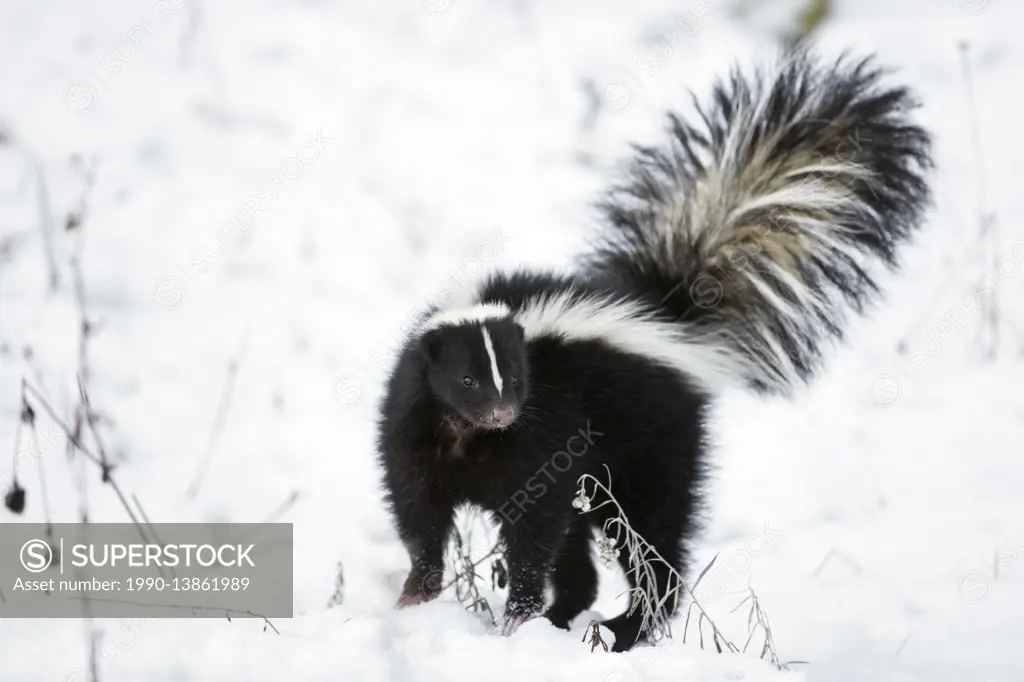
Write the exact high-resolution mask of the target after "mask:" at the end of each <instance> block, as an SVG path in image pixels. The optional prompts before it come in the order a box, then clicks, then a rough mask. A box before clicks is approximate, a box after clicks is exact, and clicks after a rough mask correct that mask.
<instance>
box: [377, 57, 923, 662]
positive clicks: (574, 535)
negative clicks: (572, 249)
mask: <svg viewBox="0 0 1024 682" xmlns="http://www.w3.org/2000/svg"><path fill="white" fill-rule="evenodd" d="M913 108H914V102H913V101H912V98H911V96H910V94H909V93H908V91H907V90H905V89H903V88H899V87H887V86H885V85H883V83H882V73H881V72H880V70H879V69H878V68H877V67H876V66H874V64H873V62H872V61H871V60H863V61H851V60H849V59H846V58H843V59H840V60H838V61H837V62H835V63H831V64H829V65H827V66H823V65H820V64H819V63H817V62H815V61H814V60H813V59H812V58H811V57H810V56H809V55H808V54H807V53H806V52H803V51H797V52H794V53H791V54H789V55H787V56H786V57H785V58H784V59H782V60H781V62H780V64H779V65H778V66H777V67H776V68H775V69H774V70H773V71H771V72H758V73H756V74H754V75H753V76H749V77H748V76H745V75H742V74H740V73H738V72H736V73H733V74H732V76H731V77H730V78H729V79H728V80H727V81H726V82H724V83H722V84H720V85H718V86H717V87H716V88H715V89H714V91H713V93H712V96H711V98H710V100H709V101H708V103H707V104H706V106H704V107H700V108H698V111H697V115H696V116H695V117H694V119H693V120H692V121H689V122H687V121H683V120H682V119H680V118H678V117H675V116H672V117H670V119H669V133H670V135H669V140H668V142H667V144H665V145H664V146H663V147H658V148H639V149H638V150H637V156H636V158H635V160H634V162H633V164H632V166H631V167H630V169H629V171H628V173H627V176H626V179H625V180H624V181H623V182H622V183H621V184H620V185H618V186H616V187H615V188H613V189H612V191H611V192H610V193H609V195H608V198H607V199H606V201H605V202H604V212H605V215H606V217H607V225H606V227H605V228H604V229H603V232H602V233H601V235H600V240H599V242H598V244H597V245H596V246H595V247H594V248H593V249H592V250H591V251H590V252H588V253H587V254H585V255H584V258H583V260H582V263H581V266H580V267H579V269H578V270H577V271H576V272H575V273H573V274H570V275H554V274H546V273H539V272H516V273H512V274H495V275H493V276H491V277H490V278H489V279H488V280H487V281H486V282H484V283H483V284H482V285H480V286H479V287H477V288H476V289H474V290H473V291H472V292H471V295H470V296H469V297H468V299H467V300H463V301H459V302H451V303H450V304H448V305H446V306H444V307H443V308H441V309H437V310H433V311H431V312H430V313H429V314H428V315H427V316H426V317H425V318H424V319H423V321H422V323H421V325H420V327H419V328H418V329H417V330H415V331H414V333H413V334H412V335H411V337H410V338H409V340H408V342H407V343H406V345H405V347H404V349H403V351H402V353H401V356H400V359H399V360H398V363H397V366H396V367H395V369H394V372H393V374H392V376H391V378H390V381H389V382H388V386H387V395H386V398H385V401H384V405H383V408H382V415H381V420H380V430H379V451H380V458H381V461H382V464H383V467H384V472H385V489H386V494H387V499H388V501H389V503H390V505H391V507H392V510H393V512H394V516H395V520H396V523H397V526H398V531H399V534H400V536H401V538H402V540H403V541H404V542H405V545H406V547H407V548H408V551H409V554H410V558H411V561H412V569H411V571H410V573H409V577H408V580H407V582H406V584H405V588H404V590H403V594H402V597H401V599H400V600H399V603H400V604H401V605H408V604H414V603H418V602H421V601H424V600H429V599H432V598H434V597H435V596H437V593H438V591H439V586H440V585H439V581H438V580H437V575H438V573H437V572H438V571H440V570H441V569H442V561H443V551H444V546H445V542H446V538H447V537H448V535H449V532H450V530H451V525H452V513H453V510H454V509H455V507H456V506H457V505H460V504H463V503H473V504H477V505H480V506H482V507H484V508H485V509H488V510H491V511H493V512H495V514H496V516H495V518H496V519H497V520H498V521H499V523H500V525H501V534H502V537H503V539H504V542H505V546H506V548H507V560H508V570H509V595H508V603H507V605H506V609H505V616H504V617H505V627H504V630H505V632H506V633H508V632H511V631H512V630H514V629H515V628H516V627H517V626H518V624H519V623H521V622H522V621H523V620H525V619H527V618H529V617H532V616H533V615H536V614H538V613H541V612H542V611H543V609H544V607H545V603H544V590H545V586H546V584H550V585H551V587H552V588H553V595H554V597H553V602H552V603H551V604H550V605H549V606H548V607H547V611H546V614H545V615H547V617H548V618H550V620H551V621H552V622H553V623H555V624H556V625H558V626H561V627H568V626H569V623H570V621H571V620H572V619H573V618H574V617H575V616H577V615H578V614H579V613H580V612H582V611H583V610H584V609H586V608H588V607H589V606H590V605H591V603H592V602H593V601H594V598H595V596H596V592H597V573H596V572H595V569H594V565H593V561H592V558H591V554H590V539H591V535H592V531H591V528H593V527H598V528H599V527H600V526H601V525H602V524H603V523H604V521H605V520H606V518H607V516H606V515H605V513H604V511H605V510H597V511H595V512H592V513H590V514H586V515H579V514H578V513H577V512H576V511H575V510H574V509H573V507H572V505H571V502H572V499H573V497H574V493H575V490H576V488H577V480H578V478H579V477H580V475H582V474H584V473H588V474H592V475H594V476H596V477H598V478H600V479H601V480H605V479H606V476H607V474H606V472H605V470H604V467H605V466H607V468H608V471H609V472H610V474H611V484H612V489H613V491H614V493H615V495H616V497H617V499H618V501H619V503H620V504H621V505H622V508H623V509H624V511H625V513H626V515H627V517H628V519H629V522H630V524H631V525H632V527H633V529H634V530H635V531H637V532H638V533H639V534H640V535H641V536H643V537H644V538H645V539H646V540H647V541H648V542H650V543H651V544H652V545H654V547H655V548H657V550H658V551H659V552H660V553H661V555H662V556H663V557H665V559H666V560H667V561H668V562H669V563H670V564H671V565H672V566H673V567H674V568H675V569H677V570H678V571H680V572H682V571H684V570H685V567H686V559H687V551H686V547H685V545H684V541H685V540H686V539H687V538H688V537H689V536H690V534H691V533H692V532H693V530H694V519H695V514H696V509H697V503H698V490H699V487H700V483H701V480H702V476H703V473H704V466H705V464H704V462H705V458H706V447H705V443H704V433H705V431H704V421H705V416H706V410H707V405H708V400H709V398H710V397H711V396H713V395H714V394H715V392H716V391H718V390H720V389H721V388H722V387H725V386H729V385H745V386H750V387H753V388H754V389H755V390H760V391H765V392H775V393H786V392H788V391H790V390H791V389H792V388H793V387H795V386H796V385H798V384H800V383H801V382H802V381H804V380H806V379H807V378H809V377H810V376H811V375H812V373H813V371H814V370H815V369H816V366H817V364H818V363H819V360H820V357H821V352H820V349H821V347H822V345H823V344H824V342H826V341H828V340H830V339H834V338H838V337H839V336H840V335H841V331H842V326H843V325H842V323H843V318H844V315H845V313H846V311H847V310H848V309H851V308H852V309H853V310H855V311H859V310H860V308H861V307H862V305H863V304H864V303H865V302H867V301H868V300H869V299H870V298H871V297H872V295H873V294H874V293H876V286H875V284H874V282H873V280H872V278H871V276H870V274H869V269H870V267H871V266H873V265H875V264H877V263H884V264H886V265H890V266H892V265H894V263H895V250H896V247H897V246H898V245H899V244H900V243H901V242H903V241H905V240H906V239H907V238H908V236H909V235H910V234H911V232H912V231H913V230H914V229H915V228H916V227H917V225H918V223H919V222H920V220H921V215H922V213H923V210H924V208H925V206H926V204H927V202H928V190H927V186H926V182H925V174H926V171H927V170H928V168H929V166H930V157H929V137H928V135H927V134H926V133H925V132H924V131H923V130H922V129H921V128H919V127H917V126H916V125H914V124H913V123H912V122H911V121H910V119H909V117H908V114H909V112H910V110H911V109H913ZM566 452H569V453H572V454H571V455H569V456H562V455H559V454H558V453H566ZM606 509H607V508H606ZM619 559H620V562H621V563H622V566H623V568H627V557H626V556H625V555H624V553H623V554H622V555H620V557H619ZM656 570H658V569H656ZM668 579H669V577H668V572H667V571H659V572H658V575H657V580H658V581H659V587H661V588H662V589H661V590H660V591H661V592H662V593H664V591H665V589H664V588H665V587H666V582H667V581H668ZM641 618H642V615H641V614H640V613H639V612H636V613H634V614H632V615H630V614H628V613H623V614H621V615H619V616H617V617H615V618H613V619H611V620H610V621H607V622H606V623H605V625H607V626H608V627H609V628H610V629H611V630H612V631H613V632H614V634H615V636H616V641H615V645H614V648H615V649H616V650H619V651H621V650H626V649H628V648H629V647H631V646H632V645H633V644H634V643H635V642H636V641H637V639H638V638H639V636H640V635H641V633H640V623H641Z"/></svg>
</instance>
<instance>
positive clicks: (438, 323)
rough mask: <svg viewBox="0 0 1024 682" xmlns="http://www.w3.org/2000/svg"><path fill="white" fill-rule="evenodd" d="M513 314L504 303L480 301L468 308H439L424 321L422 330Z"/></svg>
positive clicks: (481, 321)
mask: <svg viewBox="0 0 1024 682" xmlns="http://www.w3.org/2000/svg"><path fill="white" fill-rule="evenodd" d="M511 314H512V311H511V310H510V309H509V307H508V306H507V305H505V304H504V303H478V304H477V305H474V306H471V307H468V308H456V309H452V310H439V311H437V312H436V313H434V314H433V315H431V316H430V317H428V318H427V319H426V320H424V321H423V324H422V325H420V331H423V332H428V331H430V330H431V329H438V328H440V327H447V326H458V325H463V324H483V323H484V322H486V321H487V320H497V319H501V318H503V317H508V316H510V315H511Z"/></svg>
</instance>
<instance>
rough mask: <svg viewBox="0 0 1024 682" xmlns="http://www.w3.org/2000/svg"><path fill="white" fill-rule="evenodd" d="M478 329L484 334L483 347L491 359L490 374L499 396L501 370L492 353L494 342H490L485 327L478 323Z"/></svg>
mask: <svg viewBox="0 0 1024 682" xmlns="http://www.w3.org/2000/svg"><path fill="white" fill-rule="evenodd" d="M480 331H481V332H483V335H484V348H486V349H487V357H489V358H490V359H491V376H493V377H494V385H495V386H496V387H497V389H498V395H499V396H501V372H499V371H498V358H497V356H495V355H494V344H493V343H491V335H490V334H488V333H487V327H485V326H483V325H480Z"/></svg>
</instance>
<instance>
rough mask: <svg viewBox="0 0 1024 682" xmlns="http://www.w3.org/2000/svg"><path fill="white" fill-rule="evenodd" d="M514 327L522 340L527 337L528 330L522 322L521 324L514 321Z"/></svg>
mask: <svg viewBox="0 0 1024 682" xmlns="http://www.w3.org/2000/svg"><path fill="white" fill-rule="evenodd" d="M512 327H513V328H514V329H515V330H516V335H517V336H518V337H519V340H520V341H523V340H525V339H526V330H525V329H524V328H523V326H522V325H521V324H519V323H518V322H513V323H512Z"/></svg>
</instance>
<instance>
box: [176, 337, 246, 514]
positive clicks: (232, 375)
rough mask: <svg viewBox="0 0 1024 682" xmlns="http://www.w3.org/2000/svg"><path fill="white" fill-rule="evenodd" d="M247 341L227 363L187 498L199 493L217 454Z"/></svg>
mask: <svg viewBox="0 0 1024 682" xmlns="http://www.w3.org/2000/svg"><path fill="white" fill-rule="evenodd" d="M247 340H248V335H246V336H245V337H243V339H242V343H241V345H240V346H239V349H238V353H237V354H236V355H235V357H234V358H233V359H232V360H231V362H230V363H228V371H227V376H226V377H225V379H224V388H223V389H222V390H221V394H220V402H219V403H218V405H217V415H216V417H214V420H213V427H212V428H211V429H210V438H209V440H208V441H207V443H206V452H205V453H204V454H203V458H202V460H200V462H199V467H198V468H197V469H196V473H195V475H194V476H193V477H192V482H191V483H190V484H189V486H188V489H187V490H186V495H188V496H189V497H195V496H196V494H198V493H199V486H201V485H202V484H203V480H204V479H205V478H206V472H207V470H208V469H209V468H210V463H211V462H212V461H213V457H214V455H215V454H216V453H217V444H218V443H219V442H220V437H221V434H222V433H223V432H224V424H225V423H226V422H227V418H228V411H229V410H230V409H231V402H232V399H233V398H234V393H235V382H236V380H237V378H238V367H239V364H240V362H241V358H242V354H243V353H244V351H245V343H246V341H247Z"/></svg>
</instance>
